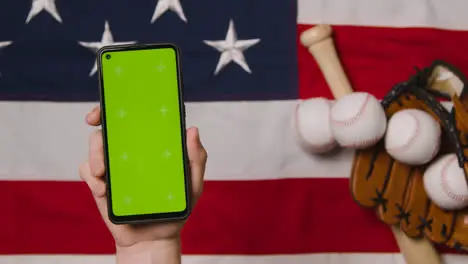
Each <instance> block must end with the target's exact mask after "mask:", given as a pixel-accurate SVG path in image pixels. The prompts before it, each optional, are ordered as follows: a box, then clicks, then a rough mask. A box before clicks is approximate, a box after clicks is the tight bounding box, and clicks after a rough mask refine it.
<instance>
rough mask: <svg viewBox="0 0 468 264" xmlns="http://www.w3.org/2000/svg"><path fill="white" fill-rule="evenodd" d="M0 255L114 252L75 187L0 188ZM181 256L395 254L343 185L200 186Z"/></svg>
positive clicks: (381, 228) (87, 198) (89, 202)
mask: <svg viewBox="0 0 468 264" xmlns="http://www.w3.org/2000/svg"><path fill="white" fill-rule="evenodd" d="M0 199H1V201H4V202H3V203H1V204H0V212H1V214H2V217H1V218H0V226H2V232H0V253H2V254H27V253H36V254H102V253H114V246H113V240H112V238H111V236H110V235H109V233H108V231H107V229H106V227H105V226H104V224H103V222H102V220H101V219H100V216H99V214H98V212H97V211H96V210H97V209H96V207H95V204H94V201H93V199H92V197H91V194H90V193H89V191H88V190H87V187H86V186H85V184H84V183H80V182H28V181H26V182H0ZM183 251H184V253H185V254H281V253H311V252H397V251H398V249H397V246H396V244H395V242H394V240H393V238H392V234H391V233H390V231H389V229H388V228H387V227H386V226H385V225H384V224H381V223H380V222H378V220H377V219H376V217H375V216H374V215H373V213H371V212H370V211H369V210H363V209H361V208H359V207H358V206H357V205H356V204H355V203H354V202H353V201H352V199H351V197H350V195H349V191H348V181H347V180H346V179H309V180H306V179H298V180H271V181H244V182H243V181H232V182H225V181H223V182H207V183H206V185H205V191H204V194H203V196H202V199H201V200H200V203H199V204H198V206H197V207H196V208H195V211H194V213H193V215H192V216H191V217H190V219H189V221H188V223H187V225H186V227H185V229H184V231H183Z"/></svg>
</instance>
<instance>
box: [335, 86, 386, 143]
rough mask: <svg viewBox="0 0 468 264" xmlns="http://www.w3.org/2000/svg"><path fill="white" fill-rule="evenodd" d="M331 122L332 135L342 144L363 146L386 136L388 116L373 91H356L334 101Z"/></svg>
mask: <svg viewBox="0 0 468 264" xmlns="http://www.w3.org/2000/svg"><path fill="white" fill-rule="evenodd" d="M330 123H331V129H332V132H333V135H334V137H335V139H336V141H337V142H338V143H339V144H340V145H341V146H342V147H348V148H356V149H361V148H367V147H370V146H372V145H374V144H376V143H377V142H378V141H379V140H380V139H381V138H382V137H383V136H384V134H385V130H386V128H387V117H386V115H385V111H384V109H383V107H382V106H381V104H380V102H379V101H378V100H377V99H376V98H375V97H374V96H373V95H371V94H369V93H365V92H354V93H351V94H348V95H345V96H343V97H341V98H340V99H338V100H337V101H336V102H335V103H334V104H333V106H332V108H331V115H330Z"/></svg>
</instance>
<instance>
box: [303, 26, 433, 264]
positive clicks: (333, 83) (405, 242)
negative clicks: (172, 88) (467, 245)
mask: <svg viewBox="0 0 468 264" xmlns="http://www.w3.org/2000/svg"><path fill="white" fill-rule="evenodd" d="M331 35H332V28H331V26H330V25H326V24H319V25H316V26H314V27H312V28H310V29H308V30H306V31H304V32H303V33H302V34H301V37H300V39H301V43H302V45H304V46H305V47H306V48H308V50H309V52H310V53H311V54H312V56H313V57H314V59H315V61H316V62H317V64H318V66H319V68H320V70H321V72H322V74H323V76H324V77H325V80H326V82H327V84H328V86H329V87H330V90H331V92H332V93H333V96H334V97H335V99H339V98H341V97H343V96H345V95H347V94H350V93H352V92H353V89H352V87H351V84H350V82H349V80H348V77H347V76H346V74H345V72H344V70H343V67H342V65H341V62H340V60H339V58H338V55H337V52H336V49H335V45H334V43H333V38H332V36H331ZM391 229H392V232H393V235H394V236H395V240H396V242H397V244H398V247H399V248H400V251H401V253H402V255H403V258H404V259H405V261H406V263H407V264H421V263H424V264H441V263H442V260H441V258H440V256H439V254H438V252H437V251H436V250H435V248H434V246H433V245H432V243H431V242H430V241H429V239H427V238H423V239H417V240H416V239H412V238H410V237H408V236H406V234H405V233H404V232H403V231H401V230H400V229H399V228H397V227H394V226H392V227H391Z"/></svg>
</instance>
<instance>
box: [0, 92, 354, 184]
mask: <svg viewBox="0 0 468 264" xmlns="http://www.w3.org/2000/svg"><path fill="white" fill-rule="evenodd" d="M296 104H297V101H269V102H231V103H229V102H221V103H188V104H187V115H188V116H187V122H188V125H192V124H193V125H197V126H199V128H200V133H201V137H202V140H203V142H204V145H205V147H206V149H207V151H208V153H209V161H208V164H207V172H206V179H207V180H232V179H237V180H241V179H243V180H249V179H273V178H284V177H314V176H315V177H337V176H338V177H344V176H346V175H347V173H348V171H349V168H350V166H351V159H350V157H351V152H350V151H347V152H345V153H344V154H340V155H336V156H334V157H310V156H308V155H307V154H305V153H304V152H302V151H301V150H300V149H299V147H298V146H297V144H296V143H295V140H294V138H293V134H292V133H293V130H292V126H291V120H292V119H291V114H292V113H293V110H294V107H295V105H296ZM94 105H95V104H94V103H17V102H10V103H0V124H2V128H1V129H0V146H1V147H0V179H1V180H71V181H73V180H79V177H78V166H79V164H80V163H81V162H82V161H83V160H84V159H85V158H86V154H87V137H88V134H89V132H90V131H91V128H90V127H88V126H87V125H86V124H85V121H84V117H85V114H86V113H87V111H89V110H90V109H91V108H92V107H93V106H94Z"/></svg>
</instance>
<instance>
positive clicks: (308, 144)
mask: <svg viewBox="0 0 468 264" xmlns="http://www.w3.org/2000/svg"><path fill="white" fill-rule="evenodd" d="M330 108H331V102H330V101H329V100H327V99H325V98H321V97H320V98H311V99H307V100H304V101H302V102H301V103H300V104H298V105H297V108H296V113H295V127H296V135H297V138H298V140H299V143H300V144H301V145H302V146H303V147H304V148H305V149H306V150H308V151H310V152H312V153H325V152H328V151H331V150H332V149H333V148H335V146H336V145H337V144H336V141H335V138H334V137H333V134H332V132H331V129H330V121H329V116H330Z"/></svg>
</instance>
